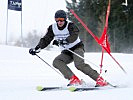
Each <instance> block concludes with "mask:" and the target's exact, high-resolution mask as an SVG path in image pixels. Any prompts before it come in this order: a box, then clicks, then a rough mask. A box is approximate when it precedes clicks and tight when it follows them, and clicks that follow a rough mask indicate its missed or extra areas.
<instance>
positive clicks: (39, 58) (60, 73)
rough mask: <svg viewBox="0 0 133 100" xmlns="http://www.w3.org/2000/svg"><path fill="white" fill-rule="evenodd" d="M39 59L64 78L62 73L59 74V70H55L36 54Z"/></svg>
mask: <svg viewBox="0 0 133 100" xmlns="http://www.w3.org/2000/svg"><path fill="white" fill-rule="evenodd" d="M35 55H36V56H37V57H38V58H39V59H41V60H42V61H43V62H44V63H45V64H47V65H48V66H49V67H50V68H52V69H53V70H54V71H55V72H57V73H58V74H59V75H60V76H62V77H64V76H63V75H62V74H61V73H59V72H58V71H57V70H55V69H54V68H53V67H52V66H51V65H50V64H49V63H47V62H46V61H45V60H44V59H42V58H41V57H40V56H38V55H37V54H35Z"/></svg>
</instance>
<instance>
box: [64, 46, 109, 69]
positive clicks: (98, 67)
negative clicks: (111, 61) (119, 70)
mask: <svg viewBox="0 0 133 100" xmlns="http://www.w3.org/2000/svg"><path fill="white" fill-rule="evenodd" d="M63 47H64V46H63ZM64 48H65V47H64ZM67 50H68V51H70V52H71V53H73V54H75V55H76V56H78V57H80V58H81V59H83V60H85V61H87V62H88V63H91V64H92V65H94V66H95V67H97V68H99V66H97V65H96V64H94V63H92V62H91V61H89V60H87V59H85V58H84V57H82V56H80V55H79V54H77V53H75V52H74V51H72V50H70V49H67ZM104 71H105V72H107V70H104Z"/></svg>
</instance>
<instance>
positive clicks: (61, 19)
mask: <svg viewBox="0 0 133 100" xmlns="http://www.w3.org/2000/svg"><path fill="white" fill-rule="evenodd" d="M64 20H65V18H55V21H56V22H59V21H60V22H63V21H64Z"/></svg>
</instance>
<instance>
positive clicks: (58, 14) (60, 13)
mask: <svg viewBox="0 0 133 100" xmlns="http://www.w3.org/2000/svg"><path fill="white" fill-rule="evenodd" d="M55 18H64V19H65V20H66V19H67V15H66V12H65V11H64V10H58V11H56V13H55Z"/></svg>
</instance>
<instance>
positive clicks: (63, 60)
mask: <svg viewBox="0 0 133 100" xmlns="http://www.w3.org/2000/svg"><path fill="white" fill-rule="evenodd" d="M74 52H75V53H77V54H78V55H80V56H82V57H84V50H83V49H82V48H76V49H75V50H74ZM73 61H74V65H75V67H76V68H77V69H78V70H80V71H81V72H83V73H84V74H86V75H88V76H89V77H91V78H92V79H93V80H95V81H96V79H97V78H98V76H99V73H97V71H96V70H94V69H92V68H91V67H90V65H88V64H85V63H84V59H82V58H80V57H78V56H77V55H75V54H73V53H71V52H70V51H68V50H66V52H62V53H61V54H60V55H58V56H57V57H56V58H55V59H54V61H53V66H54V67H55V68H57V69H58V70H59V71H60V72H61V73H62V74H63V75H64V77H65V78H66V79H68V80H70V78H71V77H72V76H73V75H74V73H73V72H72V71H71V69H70V68H69V67H68V66H67V64H70V63H71V62H73Z"/></svg>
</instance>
